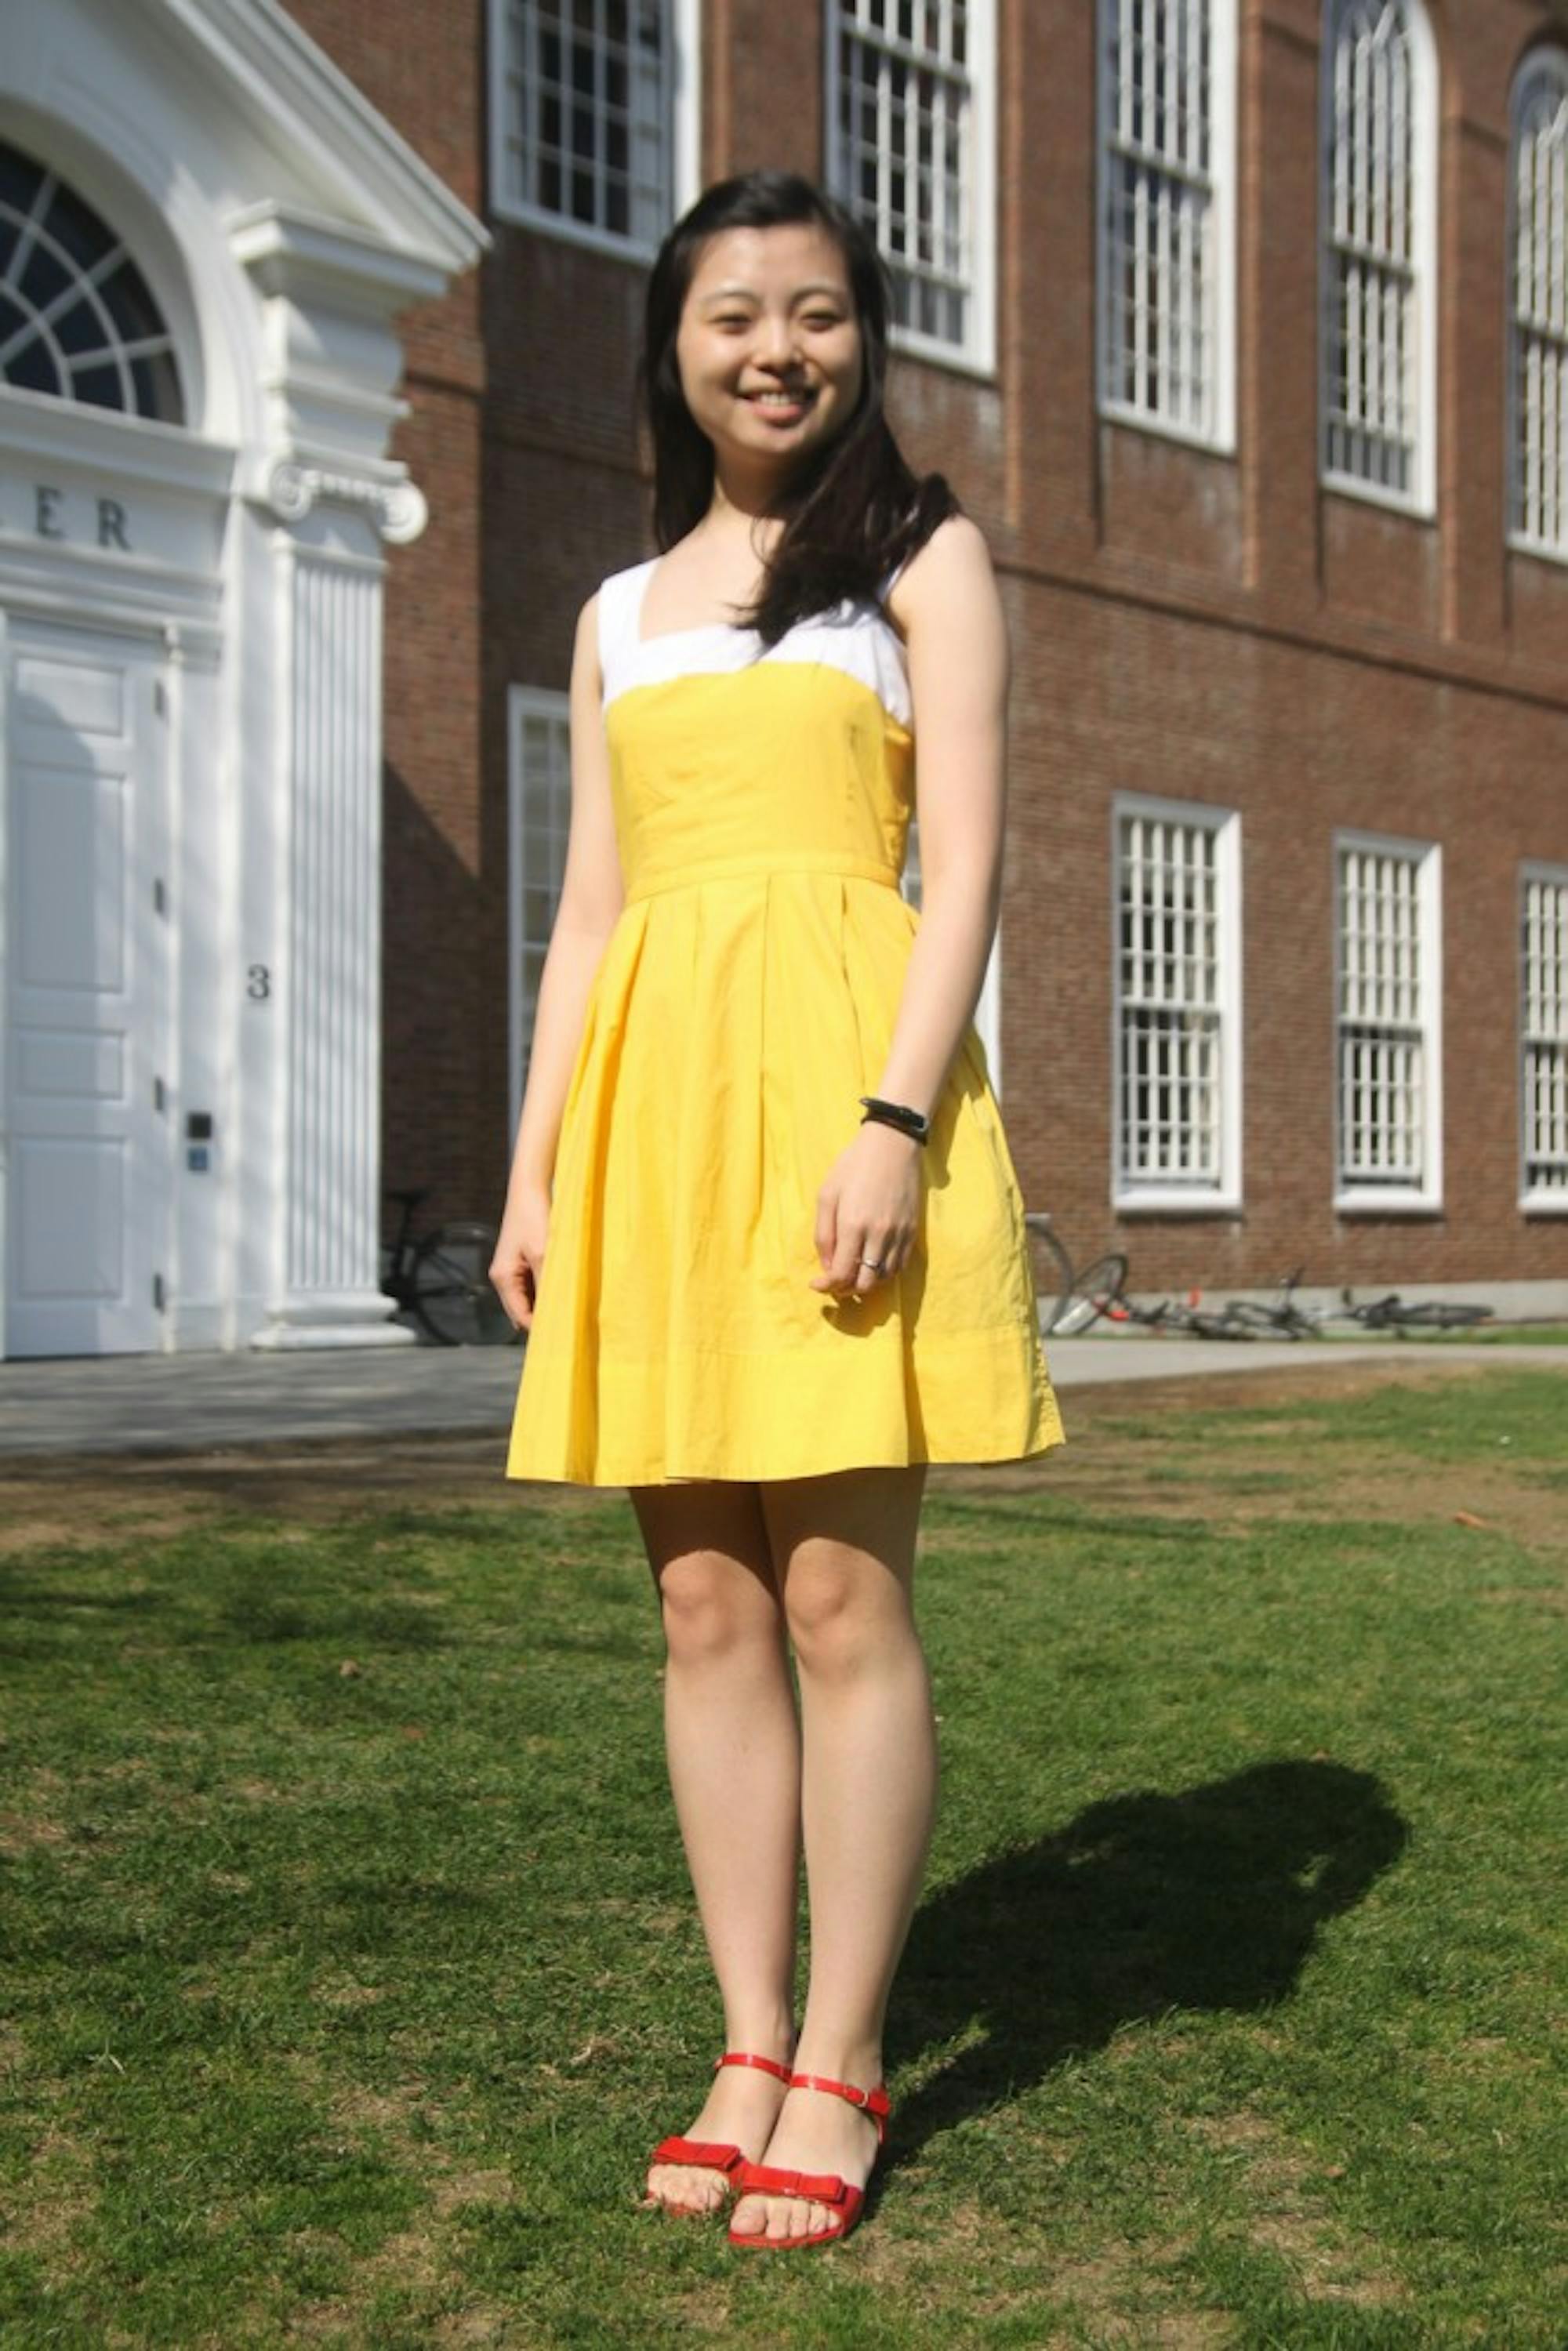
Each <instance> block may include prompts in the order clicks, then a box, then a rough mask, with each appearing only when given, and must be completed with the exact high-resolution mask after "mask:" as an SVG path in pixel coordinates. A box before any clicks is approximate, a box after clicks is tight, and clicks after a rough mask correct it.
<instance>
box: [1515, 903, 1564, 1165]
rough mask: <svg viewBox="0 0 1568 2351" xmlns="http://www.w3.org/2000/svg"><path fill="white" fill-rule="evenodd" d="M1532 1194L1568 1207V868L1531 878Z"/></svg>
mask: <svg viewBox="0 0 1568 2351" xmlns="http://www.w3.org/2000/svg"><path fill="white" fill-rule="evenodd" d="M1522 912H1523V926H1522V929H1523V935H1522V937H1521V942H1520V946H1521V977H1522V979H1523V1005H1522V1013H1523V1018H1522V1020H1521V1032H1522V1042H1523V1053H1524V1064H1523V1072H1522V1078H1523V1087H1522V1091H1523V1098H1524V1099H1523V1107H1524V1196H1525V1199H1526V1201H1527V1202H1528V1203H1530V1204H1531V1205H1532V1206H1542V1205H1545V1206H1549V1207H1561V1208H1568V871H1564V870H1563V869H1562V868H1558V869H1556V870H1555V871H1553V870H1550V869H1547V868H1529V869H1527V870H1526V872H1525V875H1524V892H1523V909H1522Z"/></svg>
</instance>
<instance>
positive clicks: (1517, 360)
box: [1504, 48, 1568, 563]
mask: <svg viewBox="0 0 1568 2351" xmlns="http://www.w3.org/2000/svg"><path fill="white" fill-rule="evenodd" d="M1543 92H1544V93H1545V94H1546V95H1547V97H1548V99H1549V101H1550V100H1551V99H1556V101H1557V102H1558V103H1568V52H1565V51H1563V50H1562V49H1559V48H1544V49H1535V50H1532V51H1531V55H1530V56H1529V57H1527V58H1526V59H1525V61H1524V63H1523V65H1522V66H1521V68H1520V71H1519V73H1518V75H1517V77H1516V78H1515V81H1514V86H1513V94H1512V98H1511V103H1510V106H1509V126H1510V128H1509V150H1508V154H1509V168H1508V248H1507V256H1506V267H1507V276H1508V289H1509V290H1508V475H1507V483H1506V486H1505V491H1504V497H1505V504H1506V513H1505V518H1504V530H1505V534H1506V538H1507V542H1508V544H1509V546H1510V547H1512V548H1517V549H1521V551H1522V552H1523V553H1525V554H1527V555H1538V556H1541V557H1542V558H1543V559H1545V560H1546V561H1548V562H1552V563H1568V283H1565V279H1564V263H1563V248H1564V244H1565V243H1568V217H1565V216H1564V213H1563V212H1558V213H1557V216H1556V217H1555V218H1554V219H1553V220H1552V223H1551V225H1550V227H1549V229H1548V232H1547V235H1546V237H1545V239H1544V240H1543V242H1544V246H1545V261H1546V267H1547V273H1548V275H1549V278H1550V284H1549V287H1548V292H1547V303H1546V315H1545V318H1544V319H1542V320H1540V321H1539V323H1537V325H1536V326H1535V329H1534V340H1535V341H1536V342H1537V344H1538V346H1539V347H1540V349H1541V351H1542V358H1544V357H1545V356H1546V354H1547V353H1548V352H1550V350H1551V349H1552V345H1555V347H1556V350H1555V357H1556V367H1557V388H1556V410H1557V446H1556V462H1557V487H1556V494H1555V505H1556V531H1555V536H1553V537H1548V536H1546V535H1545V533H1544V532H1543V531H1541V530H1534V529H1531V524H1530V515H1529V502H1528V500H1527V498H1526V496H1525V478H1524V476H1525V464H1526V450H1527V444H1528V441H1529V435H1528V434H1527V432H1526V430H1525V417H1524V406H1525V401H1526V398H1527V396H1528V394H1529V391H1530V375H1531V368H1530V363H1529V360H1527V358H1526V355H1525V350H1524V345H1525V341H1526V338H1527V336H1530V335H1531V326H1530V325H1529V324H1527V322H1526V321H1525V320H1524V319H1521V315H1520V299H1519V289H1520V278H1521V268H1520V263H1521V253H1520V246H1519V239H1520V225H1521V224H1520V204H1519V183H1520V169H1521V160H1522V159H1521V140H1522V135H1523V131H1524V117H1525V112H1526V110H1527V109H1528V108H1531V107H1532V106H1533V105H1534V103H1535V101H1536V100H1537V99H1538V98H1539V97H1540V96H1541V95H1542V93H1543ZM1553 176H1554V181H1555V185H1554V187H1553V188H1552V191H1551V196H1553V197H1554V198H1555V204H1554V206H1553V210H1554V211H1556V208H1557V207H1568V196H1565V194H1564V191H1563V172H1562V171H1561V170H1560V171H1559V172H1557V173H1555V174H1554V175H1553ZM1549 200H1550V199H1549ZM1532 257H1533V258H1534V260H1535V265H1536V269H1537V272H1538V273H1539V272H1540V269H1541V255H1540V252H1539V249H1536V250H1534V251H1533V254H1532ZM1536 384H1537V392H1538V394H1539V384H1540V363H1539V361H1538V363H1537V368H1536ZM1538 413H1539V405H1538Z"/></svg>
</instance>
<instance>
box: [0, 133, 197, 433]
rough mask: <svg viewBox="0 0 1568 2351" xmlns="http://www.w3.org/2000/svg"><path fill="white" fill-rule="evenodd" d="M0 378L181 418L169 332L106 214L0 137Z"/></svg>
mask: <svg viewBox="0 0 1568 2351" xmlns="http://www.w3.org/2000/svg"><path fill="white" fill-rule="evenodd" d="M0 383H9V384H16V385H17V386H18V387H19V388H20V389H21V390H23V391H24V392H48V393H52V394H53V395H54V396H55V397H56V398H57V399H59V400H81V401H86V402H88V403H89V405H90V406H92V407H94V408H115V409H118V410H120V413H121V414H122V415H126V416H150V417H155V418H156V419H157V420H158V421H159V422H160V423H164V424H183V423H184V421H185V403H184V399H183V394H182V392H181V390H180V375H179V370H178V368H177V367H176V365H175V362H174V345H173V339H172V336H171V335H170V333H169V329H168V327H167V326H166V324H165V323H164V319H163V315H162V311H161V310H160V309H159V308H158V305H157V303H156V302H155V301H154V300H153V298H152V294H151V292H150V291H149V289H148V286H147V281H146V279H145V278H144V277H142V275H141V271H140V269H138V267H137V266H136V264H135V262H134V261H132V259H131V256H130V254H129V253H128V252H127V250H126V248H125V246H124V245H123V244H122V243H121V241H120V238H119V237H118V236H117V235H115V232H114V230H113V229H112V228H110V225H109V224H108V222H107V221H104V220H102V219H100V218H99V214H97V213H95V212H93V211H91V210H90V209H89V207H88V205H86V204H83V203H82V201H81V198H80V197H79V196H77V195H74V194H73V193H71V191H70V189H69V188H68V187H65V186H63V185H62V183H60V181H59V180H57V178H56V176H55V174H54V172H51V171H49V170H47V168H46V166H45V165H44V164H42V163H36V162H34V161H33V159H32V157H31V156H29V155H24V154H23V153H22V152H21V150H20V148H17V147H10V146H7V145H6V144H5V142H4V141H0Z"/></svg>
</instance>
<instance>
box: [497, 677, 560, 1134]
mask: <svg viewBox="0 0 1568 2351" xmlns="http://www.w3.org/2000/svg"><path fill="white" fill-rule="evenodd" d="M528 718H543V719H547V720H549V721H550V722H551V723H552V724H555V725H559V726H563V727H564V728H565V729H566V730H567V736H568V743H569V747H570V726H571V696H570V694H565V693H558V692H555V691H552V690H551V689H549V688H548V687H543V686H531V685H508V686H507V1136H508V1150H509V1147H510V1144H511V1143H515V1141H516V1139H517V1125H518V1122H519V1121H520V1119H521V1117H522V1114H523V1087H524V1081H525V1078H526V1074H527V1073H526V1071H524V1068H523V947H524V945H525V940H524V935H523V905H524V897H523V893H524V892H525V890H526V889H527V888H528V840H527V826H526V824H525V822H524V790H523V785H524V769H523V724H524V721H525V720H526V719H528Z"/></svg>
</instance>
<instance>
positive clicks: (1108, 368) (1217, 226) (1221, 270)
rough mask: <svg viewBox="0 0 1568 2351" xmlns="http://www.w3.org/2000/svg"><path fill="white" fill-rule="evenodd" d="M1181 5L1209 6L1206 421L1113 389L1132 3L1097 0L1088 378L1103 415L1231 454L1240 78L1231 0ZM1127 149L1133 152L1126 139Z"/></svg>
mask: <svg viewBox="0 0 1568 2351" xmlns="http://www.w3.org/2000/svg"><path fill="white" fill-rule="evenodd" d="M1187 5H1189V6H1191V7H1192V8H1194V9H1195V10H1196V9H1197V8H1198V7H1199V6H1202V5H1207V11H1208V53H1209V79H1208V91H1209V118H1208V143H1209V165H1208V172H1207V180H1208V185H1209V197H1208V203H1207V208H1206V211H1205V214H1204V219H1205V223H1206V231H1205V233H1206V235H1207V244H1208V264H1209V267H1208V283H1209V285H1210V287H1211V288H1212V308H1211V315H1210V318H1209V319H1208V322H1207V328H1208V345H1209V354H1208V356H1209V366H1210V369H1211V371H1212V374H1211V378H1210V383H1209V387H1208V394H1207V396H1208V400H1209V402H1210V414H1209V418H1208V422H1207V425H1194V424H1192V423H1189V422H1187V421H1186V419H1184V418H1181V417H1179V416H1175V415H1170V414H1166V413H1163V412H1162V411H1160V410H1157V409H1152V408H1146V407H1144V406H1142V405H1140V404H1138V403H1136V402H1131V401H1128V400H1126V399H1124V397H1123V395H1122V394H1121V392H1119V391H1118V390H1117V389H1116V386H1115V372H1116V355H1115V353H1114V352H1113V346H1112V329H1113V321H1114V319H1115V317H1116V311H1115V308H1114V306H1113V301H1112V287H1113V274H1114V273H1117V272H1118V271H1119V266H1120V263H1119V256H1120V252H1121V247H1120V246H1119V245H1118V244H1117V243H1116V236H1115V221H1114V218H1113V211H1112V198H1113V193H1114V191H1113V172H1112V157H1113V152H1115V151H1116V149H1117V143H1118V141H1119V138H1120V132H1119V127H1118V122H1117V116H1116V105H1115V101H1116V98H1117V95H1118V85H1117V82H1116V79H1115V76H1114V69H1113V57H1114V50H1115V46H1116V36H1117V33H1118V31H1119V30H1120V29H1122V28H1123V27H1124V26H1126V27H1127V28H1128V29H1129V30H1130V25H1131V16H1130V7H1129V0H1097V8H1098V19H1099V37H1098V42H1097V50H1098V70H1097V72H1096V76H1095V81H1096V89H1097V121H1096V136H1095V218H1096V221H1097V222H1098V232H1097V234H1096V236H1095V239H1094V254H1095V287H1094V308H1095V318H1096V319H1097V321H1098V328H1097V331H1096V335H1095V347H1096V351H1097V360H1096V366H1095V377H1096V386H1097V392H1098V401H1099V411H1100V414H1101V415H1102V416H1103V417H1105V418H1108V419H1110V420H1112V421H1113V422H1114V423H1118V424H1130V425H1134V426H1135V427H1137V428H1138V429H1139V430H1140V431H1143V432H1146V433H1159V434H1166V436H1168V437H1169V438H1170V439H1172V440H1175V441H1184V442H1186V443H1187V444H1190V445H1192V446H1194V447H1197V448H1202V449H1210V450H1213V451H1215V452H1216V453H1217V454H1218V455H1226V456H1228V455H1234V453H1235V450H1236V156H1237V136H1236V91H1237V86H1238V80H1239V70H1238V44H1237V23H1236V15H1237V11H1236V0H1187ZM1127 152H1132V151H1131V146H1130V142H1129V144H1128V151H1127ZM1143 152H1145V155H1146V158H1147V161H1148V162H1149V163H1150V165H1151V167H1154V166H1155V155H1154V152H1153V151H1152V150H1145V151H1143ZM1159 168H1160V169H1162V170H1163V171H1164V172H1165V174H1166V177H1167V178H1177V177H1183V176H1185V177H1186V180H1187V181H1188V182H1189V183H1196V182H1197V180H1198V179H1199V178H1200V177H1201V175H1200V174H1199V173H1198V172H1197V171H1196V170H1194V169H1192V168H1191V167H1190V166H1182V165H1179V164H1177V163H1176V162H1174V161H1173V162H1168V163H1166V164H1162V165H1160V166H1159ZM1113 246H1114V248H1115V249H1114V251H1113ZM1165 315H1166V317H1167V318H1168V317H1169V316H1170V315H1171V306H1170V305H1168V304H1167V306H1166V313H1165Z"/></svg>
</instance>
